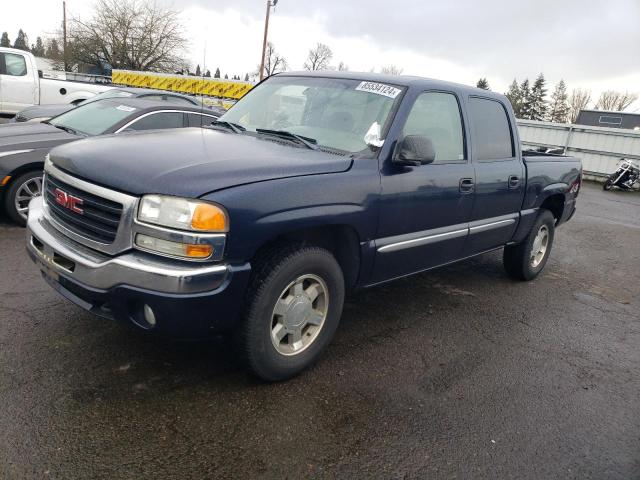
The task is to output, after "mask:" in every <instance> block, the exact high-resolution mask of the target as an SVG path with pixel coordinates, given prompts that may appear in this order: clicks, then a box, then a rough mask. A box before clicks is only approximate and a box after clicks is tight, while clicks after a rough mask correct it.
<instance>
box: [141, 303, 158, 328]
mask: <svg viewBox="0 0 640 480" xmlns="http://www.w3.org/2000/svg"><path fill="white" fill-rule="evenodd" d="M143 311H144V320H145V321H146V322H147V323H148V324H149V327H151V328H153V327H155V326H156V314H155V313H153V309H152V308H151V307H150V306H149V305H146V304H145V306H144V308H143Z"/></svg>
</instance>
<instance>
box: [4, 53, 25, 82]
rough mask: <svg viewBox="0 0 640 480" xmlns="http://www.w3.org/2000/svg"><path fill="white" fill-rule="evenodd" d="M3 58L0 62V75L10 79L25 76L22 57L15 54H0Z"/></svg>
mask: <svg viewBox="0 0 640 480" xmlns="http://www.w3.org/2000/svg"><path fill="white" fill-rule="evenodd" d="M0 56H2V57H4V58H3V59H1V60H3V61H2V62H0V73H2V74H4V75H11V76H12V77H24V76H25V75H26V74H27V62H26V61H25V59H24V56H22V55H18V54H16V53H0Z"/></svg>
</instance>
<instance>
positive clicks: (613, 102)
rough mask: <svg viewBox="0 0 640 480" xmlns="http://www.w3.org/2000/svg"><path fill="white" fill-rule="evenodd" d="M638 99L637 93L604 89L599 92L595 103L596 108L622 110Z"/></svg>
mask: <svg viewBox="0 0 640 480" xmlns="http://www.w3.org/2000/svg"><path fill="white" fill-rule="evenodd" d="M637 99H638V94H637V93H629V92H624V93H623V92H616V91H615V90H606V91H604V92H602V93H601V94H600V98H598V102H597V103H596V107H595V108H596V110H613V111H617V112H621V111H623V110H624V109H625V108H627V107H628V106H629V105H631V104H632V103H633V102H635V101H636V100H637Z"/></svg>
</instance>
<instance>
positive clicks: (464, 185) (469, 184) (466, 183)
mask: <svg viewBox="0 0 640 480" xmlns="http://www.w3.org/2000/svg"><path fill="white" fill-rule="evenodd" d="M459 186H460V193H471V192H473V189H474V187H475V183H473V178H461V179H460V184H459Z"/></svg>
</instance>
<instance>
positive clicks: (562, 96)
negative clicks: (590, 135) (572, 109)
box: [548, 80, 569, 123]
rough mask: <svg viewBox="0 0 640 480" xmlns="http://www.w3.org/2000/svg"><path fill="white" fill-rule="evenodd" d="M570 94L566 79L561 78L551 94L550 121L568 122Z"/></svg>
mask: <svg viewBox="0 0 640 480" xmlns="http://www.w3.org/2000/svg"><path fill="white" fill-rule="evenodd" d="M568 100H569V95H567V85H566V84H565V83H564V80H560V81H559V82H558V84H557V85H556V88H555V89H554V90H553V93H552V94H551V105H550V106H549V117H548V119H549V121H550V122H556V123H566V122H567V120H568V117H569V101H568Z"/></svg>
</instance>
